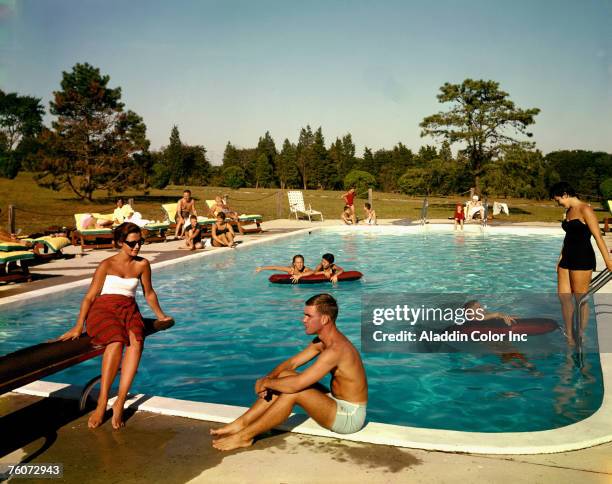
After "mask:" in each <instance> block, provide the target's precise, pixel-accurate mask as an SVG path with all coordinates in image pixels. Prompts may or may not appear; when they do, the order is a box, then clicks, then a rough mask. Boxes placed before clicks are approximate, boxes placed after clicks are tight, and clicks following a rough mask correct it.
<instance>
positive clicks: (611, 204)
mask: <svg viewBox="0 0 612 484" xmlns="http://www.w3.org/2000/svg"><path fill="white" fill-rule="evenodd" d="M608 210H609V211H610V214H612V200H608ZM610 223H612V217H608V216H605V217H604V234H605V233H606V232H609V231H610Z"/></svg>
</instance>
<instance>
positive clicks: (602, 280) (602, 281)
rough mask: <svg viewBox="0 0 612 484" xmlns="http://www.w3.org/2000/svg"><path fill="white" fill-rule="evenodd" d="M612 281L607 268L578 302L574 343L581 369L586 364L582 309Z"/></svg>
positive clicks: (598, 275) (611, 274) (574, 325)
mask: <svg viewBox="0 0 612 484" xmlns="http://www.w3.org/2000/svg"><path fill="white" fill-rule="evenodd" d="M610 281H612V271H609V270H608V269H607V268H605V269H603V270H602V271H601V272H600V273H599V274H597V275H596V276H595V277H594V278H593V279H592V280H591V283H590V284H589V289H588V291H587V292H586V293H585V294H583V295H582V297H581V298H580V299H579V300H578V304H577V305H576V308H575V309H574V321H573V323H574V324H573V328H572V331H573V332H574V341H575V342H576V356H577V358H578V360H579V366H580V367H582V366H583V364H584V363H583V351H582V332H581V331H580V328H582V308H583V306H584V305H585V304H586V303H587V302H588V301H589V296H592V295H593V294H595V293H596V292H597V291H599V290H600V289H601V288H602V287H604V286H605V285H606V284H608V282H610Z"/></svg>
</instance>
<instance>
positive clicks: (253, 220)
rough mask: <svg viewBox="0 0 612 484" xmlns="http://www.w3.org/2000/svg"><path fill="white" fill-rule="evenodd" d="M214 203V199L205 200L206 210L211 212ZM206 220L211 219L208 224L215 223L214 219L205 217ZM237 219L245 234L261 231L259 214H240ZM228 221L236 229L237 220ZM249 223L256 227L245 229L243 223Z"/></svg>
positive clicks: (261, 218)
mask: <svg viewBox="0 0 612 484" xmlns="http://www.w3.org/2000/svg"><path fill="white" fill-rule="evenodd" d="M215 204H216V202H215V200H206V205H208V210H209V212H210V213H212V208H213V206H214V205H215ZM207 220H212V223H210V225H212V224H213V223H215V219H207ZM238 220H239V221H240V225H242V226H243V228H242V231H243V232H244V233H245V234H254V233H257V232H261V222H262V220H263V217H262V216H261V215H259V214H242V215H238ZM198 223H202V222H200V218H199V217H198ZM230 223H231V224H232V225H233V226H234V227H235V228H236V229H238V222H235V221H230ZM251 224H255V225H256V227H254V228H253V227H251V228H249V229H245V228H244V225H251Z"/></svg>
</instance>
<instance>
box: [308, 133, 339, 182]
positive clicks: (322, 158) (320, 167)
mask: <svg viewBox="0 0 612 484" xmlns="http://www.w3.org/2000/svg"><path fill="white" fill-rule="evenodd" d="M337 179H338V172H337V171H336V166H335V165H334V164H333V163H332V162H331V161H330V159H329V154H328V152H327V148H325V138H324V137H323V130H322V129H321V127H320V126H319V128H318V129H317V130H316V131H315V134H314V140H313V142H312V175H311V180H312V182H313V184H314V185H315V186H316V187H317V188H322V189H330V188H334V187H335V185H336V182H337Z"/></svg>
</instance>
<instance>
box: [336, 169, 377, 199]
mask: <svg viewBox="0 0 612 484" xmlns="http://www.w3.org/2000/svg"><path fill="white" fill-rule="evenodd" d="M351 187H355V192H356V193H357V196H358V197H360V198H365V197H367V196H368V188H375V187H376V178H375V177H374V175H372V174H371V173H368V172H367V171H361V170H352V171H350V172H349V173H348V174H347V175H346V176H345V177H344V189H345V190H348V189H349V188H351Z"/></svg>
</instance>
